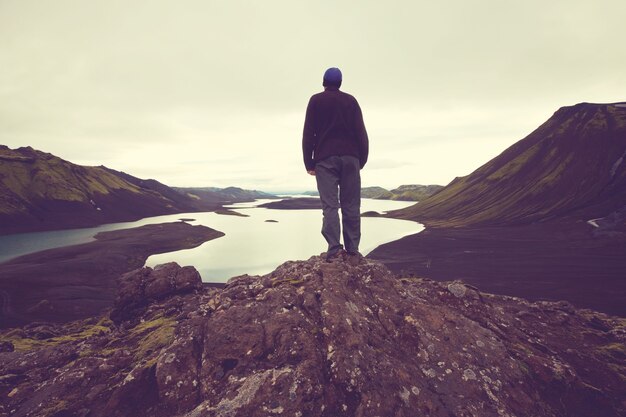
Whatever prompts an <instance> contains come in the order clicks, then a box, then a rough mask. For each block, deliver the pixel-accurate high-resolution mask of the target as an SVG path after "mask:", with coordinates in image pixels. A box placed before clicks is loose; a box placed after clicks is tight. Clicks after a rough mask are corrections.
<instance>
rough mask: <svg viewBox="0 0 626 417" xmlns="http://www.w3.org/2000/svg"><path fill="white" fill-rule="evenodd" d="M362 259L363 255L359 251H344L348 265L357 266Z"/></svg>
mask: <svg viewBox="0 0 626 417" xmlns="http://www.w3.org/2000/svg"><path fill="white" fill-rule="evenodd" d="M364 259H365V258H363V255H361V254H360V253H359V252H346V261H347V262H348V265H350V266H358V265H360V264H361V263H362V262H363V260H364Z"/></svg>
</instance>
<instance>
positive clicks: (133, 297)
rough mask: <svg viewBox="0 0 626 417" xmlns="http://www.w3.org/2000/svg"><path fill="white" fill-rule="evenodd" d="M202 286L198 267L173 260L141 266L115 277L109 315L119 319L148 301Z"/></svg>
mask: <svg viewBox="0 0 626 417" xmlns="http://www.w3.org/2000/svg"><path fill="white" fill-rule="evenodd" d="M200 288H202V279H201V277H200V274H199V273H198V271H197V270H196V269H195V268H194V267H191V266H185V267H180V266H179V265H178V264H177V263H176V262H169V263H166V264H162V265H157V266H156V267H155V268H154V269H153V268H150V267H144V268H140V269H136V270H134V271H131V272H128V273H126V274H124V275H122V276H121V277H120V279H119V280H118V291H117V297H116V299H115V305H114V308H113V310H112V312H111V315H110V317H111V319H112V320H113V321H115V322H121V321H122V320H125V319H128V318H129V317H131V316H133V315H134V314H135V313H136V312H137V311H140V310H141V308H143V307H146V306H147V305H149V304H150V303H151V302H153V301H156V300H160V299H163V298H165V297H167V296H170V295H173V294H184V293H188V292H191V291H194V290H198V289H200Z"/></svg>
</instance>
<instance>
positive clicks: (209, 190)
mask: <svg viewBox="0 0 626 417" xmlns="http://www.w3.org/2000/svg"><path fill="white" fill-rule="evenodd" d="M173 189H174V190H176V191H177V192H178V193H180V194H183V195H185V196H188V197H190V198H193V199H196V200H198V201H202V202H204V203H209V204H216V203H220V204H221V203H241V202H249V201H254V200H256V199H274V198H278V197H276V196H275V195H272V194H268V193H265V192H263V191H257V190H244V189H242V188H239V187H227V188H217V187H173Z"/></svg>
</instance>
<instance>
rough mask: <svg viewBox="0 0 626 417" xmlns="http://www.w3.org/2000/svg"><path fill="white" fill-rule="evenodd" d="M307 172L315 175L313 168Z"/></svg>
mask: <svg viewBox="0 0 626 417" xmlns="http://www.w3.org/2000/svg"><path fill="white" fill-rule="evenodd" d="M307 172H308V173H309V175H313V176H314V175H315V170H314V169H312V170H311V171H307Z"/></svg>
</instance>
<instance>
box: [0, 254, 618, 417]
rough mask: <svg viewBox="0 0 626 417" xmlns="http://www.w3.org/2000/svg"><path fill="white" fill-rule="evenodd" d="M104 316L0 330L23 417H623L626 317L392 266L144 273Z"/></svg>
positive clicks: (5, 384)
mask: <svg viewBox="0 0 626 417" xmlns="http://www.w3.org/2000/svg"><path fill="white" fill-rule="evenodd" d="M118 289H119V292H118V296H117V299H116V302H115V306H114V308H113V310H112V311H110V313H109V314H103V315H101V316H97V317H93V318H90V319H86V320H81V321H74V322H70V323H66V324H63V325H60V324H46V323H33V324H32V325H30V326H27V327H24V328H22V329H12V330H5V331H1V332H0V350H2V352H0V375H2V378H1V379H0V396H1V397H2V398H3V400H2V402H1V403H0V412H1V413H3V414H6V415H11V416H13V417H25V416H57V417H61V416H87V415H88V416H92V417H99V416H102V417H104V416H107V417H108V416H136V417H144V416H150V417H165V416H167V417H196V416H228V417H244V416H245V417H260V416H264V417H265V416H272V415H282V416H302V417H305V416H306V417H331V416H348V417H356V416H362V417H374V416H397V417H406V416H416V415H423V416H432V417H438V416H442V417H443V416H446V417H448V416H486V417H491V416H494V417H495V416H542V417H557V416H559V417H567V416H570V417H613V416H615V417H617V416H623V415H624V414H625V413H626V403H624V398H626V384H624V380H625V378H626V366H625V362H624V359H625V358H626V345H625V344H624V342H625V341H626V328H625V323H624V320H622V319H618V318H615V317H610V316H607V315H605V314H602V313H596V312H593V311H589V310H576V309H575V308H573V307H572V306H571V305H569V304H568V303H565V302H559V303H552V302H541V303H529V302H527V301H525V300H523V299H519V298H512V297H502V296H494V295H491V294H487V293H483V292H480V291H479V290H477V289H476V288H473V287H471V286H467V285H464V284H463V283H460V282H445V283H437V282H433V281H430V280H425V279H420V278H407V277H403V278H400V279H398V278H396V277H395V276H393V275H392V274H391V273H390V272H389V271H388V270H387V269H386V268H385V267H384V266H383V265H381V264H379V263H377V262H372V261H367V260H364V261H363V262H362V263H360V264H359V265H350V264H349V263H347V262H346V263H344V262H337V263H327V262H325V261H324V260H323V259H322V258H320V257H313V258H311V259H309V260H308V261H301V262H287V263H285V264H283V265H281V266H280V267H279V268H277V269H276V270H275V271H274V272H272V273H271V274H268V275H264V276H262V277H258V276H247V275H244V276H240V277H236V278H233V279H231V280H230V281H229V282H228V284H227V285H226V287H225V288H224V289H221V290H220V289H210V288H206V287H203V286H202V283H201V280H200V276H199V274H198V272H197V271H196V270H195V269H194V268H193V267H184V268H181V267H179V266H178V265H176V264H174V263H170V264H165V265H160V266H158V267H156V268H154V269H151V268H142V269H139V270H136V271H134V272H131V273H128V274H126V275H124V276H123V277H122V278H121V279H120V281H119V287H118Z"/></svg>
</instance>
